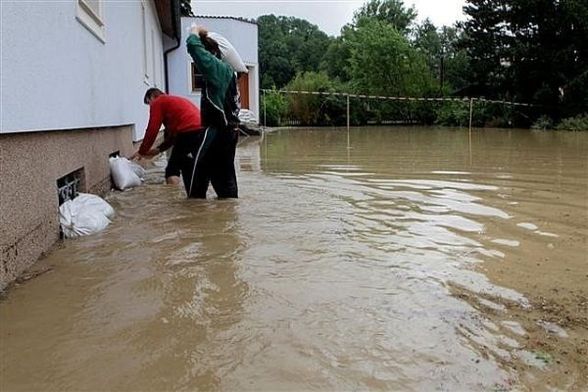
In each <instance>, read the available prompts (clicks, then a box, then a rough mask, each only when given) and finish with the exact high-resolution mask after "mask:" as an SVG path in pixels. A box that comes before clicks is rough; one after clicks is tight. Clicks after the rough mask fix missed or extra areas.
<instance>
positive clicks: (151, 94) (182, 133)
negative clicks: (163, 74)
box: [131, 88, 204, 193]
mask: <svg viewBox="0 0 588 392" xmlns="http://www.w3.org/2000/svg"><path fill="white" fill-rule="evenodd" d="M144 102H145V104H146V105H149V124H148V126H147V130H146V131H145V137H144V138H143V142H142V143H141V147H140V148H139V151H137V152H136V153H135V154H133V156H132V157H131V159H138V158H141V157H153V156H155V155H157V154H159V153H161V152H163V151H165V150H167V149H168V148H170V147H171V146H172V145H173V147H174V149H173V150H172V153H171V156H170V158H169V161H168V165H167V167H166V169H165V177H166V181H167V182H168V184H169V183H172V184H173V183H176V184H177V183H178V182H179V178H178V177H177V176H179V174H180V172H181V174H182V178H183V180H184V187H185V188H186V192H187V193H189V189H190V187H191V185H192V184H191V181H193V178H192V177H193V171H194V166H195V160H196V159H197V156H198V153H199V152H200V150H201V149H200V148H199V147H201V146H202V141H203V140H202V138H203V136H202V135H203V133H204V132H203V129H202V123H201V121H200V110H199V109H198V108H197V107H196V106H195V105H194V104H193V103H192V102H191V101H189V100H188V99H186V98H182V97H177V96H173V95H168V94H165V93H164V92H162V91H161V90H159V89H157V88H150V89H149V90H147V92H146V93H145V98H144ZM162 124H163V125H164V127H165V130H166V137H165V138H164V141H163V143H161V144H160V145H159V146H157V147H155V148H152V146H153V143H154V142H155V139H156V138H157V134H158V133H159V130H160V128H161V125H162Z"/></svg>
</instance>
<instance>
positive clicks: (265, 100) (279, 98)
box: [259, 90, 288, 126]
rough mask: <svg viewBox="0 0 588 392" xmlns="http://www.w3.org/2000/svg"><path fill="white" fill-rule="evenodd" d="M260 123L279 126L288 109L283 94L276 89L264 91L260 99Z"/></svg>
mask: <svg viewBox="0 0 588 392" xmlns="http://www.w3.org/2000/svg"><path fill="white" fill-rule="evenodd" d="M261 110H262V112H261V115H260V116H259V117H260V118H261V123H262V124H264V123H265V125H268V126H280V125H282V121H283V119H284V116H285V114H286V112H287V110H288V102H287V100H286V97H285V96H284V94H282V93H279V92H278V91H277V90H271V91H268V92H265V93H264V94H263V96H262V99H261Z"/></svg>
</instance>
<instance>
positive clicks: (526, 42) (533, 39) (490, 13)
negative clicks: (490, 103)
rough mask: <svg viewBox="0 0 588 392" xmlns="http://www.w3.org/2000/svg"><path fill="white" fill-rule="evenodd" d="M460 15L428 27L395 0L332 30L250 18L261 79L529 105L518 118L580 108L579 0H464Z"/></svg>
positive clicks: (370, 6)
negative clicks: (447, 23)
mask: <svg viewBox="0 0 588 392" xmlns="http://www.w3.org/2000/svg"><path fill="white" fill-rule="evenodd" d="M464 12H465V14H466V15H467V19H466V20H465V21H464V22H461V23H457V24H455V25H454V26H435V25H434V24H433V23H432V22H431V21H430V20H428V19H425V20H423V21H421V22H417V19H416V18H417V13H416V10H415V9H414V7H406V6H405V4H404V2H403V1H402V0H369V1H368V2H367V3H365V4H364V5H363V6H362V7H361V8H360V9H358V10H357V12H356V13H355V14H354V17H353V20H352V21H350V23H348V24H347V25H345V26H344V27H343V28H342V29H341V33H340V35H339V36H337V37H329V36H327V35H326V34H325V33H323V32H322V31H320V30H319V28H318V27H317V26H316V25H313V24H311V23H309V22H307V21H305V20H302V19H298V18H292V17H284V16H274V15H265V16H262V17H259V18H258V19H257V22H258V25H259V38H260V51H259V58H260V68H261V86H262V88H273V87H275V88H278V89H279V88H283V87H285V86H286V85H288V83H290V82H291V81H293V80H297V81H298V82H297V83H296V85H301V83H302V81H309V80H313V81H318V80H320V81H322V82H321V83H323V84H328V85H330V86H337V87H338V88H341V89H345V90H347V91H358V92H367V93H373V94H379V95H411V96H425V95H426V96H440V95H441V96H447V95H458V96H463V95H467V96H476V97H478V96H481V97H486V98H491V99H497V100H504V101H507V102H509V101H514V102H525V103H532V104H536V105H538V107H539V108H540V110H539V111H538V113H535V114H529V115H528V116H527V117H529V118H528V120H527V121H532V119H531V117H532V116H533V115H537V116H538V115H539V114H540V113H539V112H541V114H548V115H549V116H550V117H552V118H553V119H556V120H557V119H559V118H562V117H571V116H576V115H581V114H582V113H587V112H588V94H586V91H587V90H588V39H587V37H588V3H586V0H467V1H466V5H465V7H464ZM300 75H306V76H304V77H301V76H300ZM296 78H298V79H296ZM324 78H328V79H329V80H330V81H331V82H332V83H331V82H329V83H327V82H326V81H325V79H324ZM307 84H308V83H307ZM308 85H309V86H310V85H311V84H308ZM460 110H461V109H460ZM489 116H491V115H489ZM449 117H451V116H449Z"/></svg>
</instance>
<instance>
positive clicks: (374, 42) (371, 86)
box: [348, 19, 433, 96]
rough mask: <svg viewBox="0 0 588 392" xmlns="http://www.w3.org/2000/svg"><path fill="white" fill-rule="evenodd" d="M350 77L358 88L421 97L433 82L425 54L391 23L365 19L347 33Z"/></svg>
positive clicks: (369, 91) (429, 90) (382, 93)
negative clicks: (413, 45)
mask: <svg viewBox="0 0 588 392" xmlns="http://www.w3.org/2000/svg"><path fill="white" fill-rule="evenodd" d="M348 42H349V44H350V51H351V58H350V76H351V80H352V84H353V85H354V87H355V89H356V90H357V91H362V92H367V93H370V94H381V95H401V96H422V95H424V94H428V93H429V92H431V91H432V88H433V81H432V78H431V75H430V72H429V70H428V68H427V64H426V60H425V58H424V56H423V55H422V54H421V53H419V52H418V51H417V50H416V49H414V48H413V47H412V46H411V45H410V43H409V41H408V40H407V39H406V38H405V37H404V36H403V35H402V34H401V33H399V32H398V30H396V28H394V27H393V26H392V25H390V24H387V23H385V22H381V21H379V20H376V19H365V20H364V22H363V23H362V25H361V26H360V27H358V28H357V29H356V30H355V31H353V34H349V37H348Z"/></svg>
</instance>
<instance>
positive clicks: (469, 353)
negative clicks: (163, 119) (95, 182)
mask: <svg viewBox="0 0 588 392" xmlns="http://www.w3.org/2000/svg"><path fill="white" fill-rule="evenodd" d="M157 163H158V164H161V163H162V162H157ZM238 165H239V167H240V170H239V181H240V183H239V185H240V194H241V196H242V197H241V198H240V199H238V200H233V201H216V200H207V201H192V200H190V201H188V200H186V199H185V198H184V194H183V192H182V190H181V189H180V188H173V187H168V186H164V185H160V184H159V183H160V182H161V180H162V176H163V169H162V168H161V167H154V168H152V169H151V170H150V172H151V174H150V176H151V179H150V184H148V185H146V186H143V187H141V188H138V189H134V190H130V191H127V192H124V193H112V194H111V195H110V196H109V197H108V200H109V202H110V203H111V204H112V205H113V207H114V208H115V210H116V211H117V217H116V219H115V220H114V222H113V223H112V224H111V225H110V227H109V228H108V229H107V230H106V231H105V232H103V233H100V234H98V235H95V236H92V237H87V238H84V239H80V240H73V241H66V242H65V243H63V244H62V245H60V246H58V247H56V249H54V250H53V251H52V252H51V253H50V254H49V255H47V257H45V258H44V259H43V260H42V261H41V262H40V263H39V265H40V266H52V267H53V270H52V272H50V273H46V274H44V275H41V276H39V277H37V278H36V279H33V280H31V281H29V282H27V283H25V284H23V285H20V286H17V287H14V288H13V289H12V290H11V291H9V292H8V294H7V295H6V296H5V298H4V299H3V300H2V301H1V302H0V320H1V326H0V339H1V340H0V343H1V345H0V354H1V358H2V361H1V364H0V371H1V372H0V378H1V380H0V389H2V390H3V391H16V390H23V391H32V390H38V391H48V390H60V391H61V390H76V391H97V390H119V391H163V390H186V391H193V390H227V391H241V390H254V391H260V390H263V391H275V390H291V391H301V390H328V391H344V390H345V391H348V390H349V391H351V390H403V391H404V390H407V391H412V390H414V391H431V390H439V391H510V390H517V391H518V390H529V391H531V390H532V391H537V390H549V389H550V388H553V389H555V390H571V391H574V390H576V391H582V390H586V389H585V388H586V387H587V385H588V351H587V350H588V310H587V307H588V304H587V297H588V259H587V257H588V256H587V255H588V245H587V238H588V227H587V222H588V133H543V132H531V131H524V130H512V131H511V130H477V131H475V132H474V133H473V134H472V135H471V136H470V135H469V134H468V132H467V130H448V129H445V130H439V129H423V128H409V129H407V128H389V129H383V128H366V129H353V130H352V131H351V132H350V133H349V134H348V133H347V132H346V131H345V130H334V129H319V130H317V129H314V130H312V129H311V130H300V129H297V130H281V131H278V132H275V133H272V134H269V135H266V137H265V138H264V139H263V140H259V139H258V140H254V139H249V140H246V141H245V142H243V144H242V145H241V146H240V148H239V150H238Z"/></svg>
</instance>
